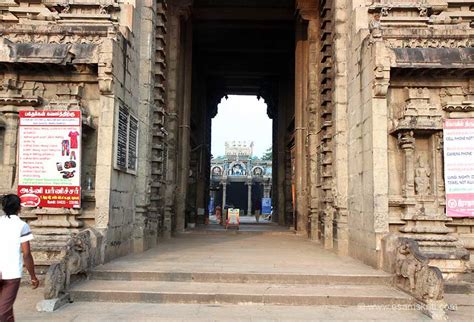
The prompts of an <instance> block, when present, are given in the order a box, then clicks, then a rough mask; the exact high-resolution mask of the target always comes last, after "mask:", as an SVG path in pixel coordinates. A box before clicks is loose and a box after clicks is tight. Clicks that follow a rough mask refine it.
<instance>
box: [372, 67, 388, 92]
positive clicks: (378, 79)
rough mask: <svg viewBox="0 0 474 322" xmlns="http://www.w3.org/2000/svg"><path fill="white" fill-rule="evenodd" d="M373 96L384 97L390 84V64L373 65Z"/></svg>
mask: <svg viewBox="0 0 474 322" xmlns="http://www.w3.org/2000/svg"><path fill="white" fill-rule="evenodd" d="M374 77H375V79H374V84H373V89H374V96H375V97H378V98H385V97H386V96H387V92H388V87H389V85H390V66H389V65H383V64H378V65H376V66H375V67H374Z"/></svg>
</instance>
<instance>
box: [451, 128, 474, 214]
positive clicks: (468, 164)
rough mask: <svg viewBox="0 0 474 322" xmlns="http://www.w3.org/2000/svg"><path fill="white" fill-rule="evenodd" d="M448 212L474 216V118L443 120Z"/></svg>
mask: <svg viewBox="0 0 474 322" xmlns="http://www.w3.org/2000/svg"><path fill="white" fill-rule="evenodd" d="M444 176H445V185H446V214H447V215H448V216H449V217H474V119H447V120H445V122H444Z"/></svg>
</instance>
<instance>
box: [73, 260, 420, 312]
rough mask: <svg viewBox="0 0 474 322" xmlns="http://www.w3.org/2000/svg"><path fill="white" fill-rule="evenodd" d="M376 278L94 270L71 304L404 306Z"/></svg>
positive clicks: (404, 298)
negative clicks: (82, 302)
mask: <svg viewBox="0 0 474 322" xmlns="http://www.w3.org/2000/svg"><path fill="white" fill-rule="evenodd" d="M390 281H391V277H390V276H388V275H386V274H380V275H375V274H374V275H313V274H311V275H302V274H278V273H276V274H275V273H271V274H262V273H252V272H249V273H222V272H202V273H199V272H193V273H191V272H170V271H164V272H156V271H153V272H151V271H150V272H146V271H135V272H131V271H115V270H103V269H97V270H95V271H93V272H92V273H91V275H90V279H89V280H88V281H86V282H84V283H82V284H80V285H77V286H75V287H74V288H73V289H72V291H71V297H72V300H73V301H89V302H98V301H99V302H139V303H179V304H266V305H300V306H308V305H311V306H314V305H337V306H361V305H364V306H365V305H367V306H370V305H383V306H392V305H404V304H412V303H413V300H412V298H411V297H410V296H408V295H407V294H405V293H403V292H401V291H399V290H396V289H394V288H393V287H391V285H390Z"/></svg>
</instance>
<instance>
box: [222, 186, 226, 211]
mask: <svg viewBox="0 0 474 322" xmlns="http://www.w3.org/2000/svg"><path fill="white" fill-rule="evenodd" d="M221 184H222V211H224V209H225V204H226V202H227V200H226V199H227V182H225V181H223V182H222V183H221Z"/></svg>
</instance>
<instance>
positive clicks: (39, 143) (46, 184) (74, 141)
mask: <svg viewBox="0 0 474 322" xmlns="http://www.w3.org/2000/svg"><path fill="white" fill-rule="evenodd" d="M81 124H82V122H81V112H80V111H20V128H19V137H18V142H19V143H18V144H19V147H18V159H19V160H18V163H19V178H18V195H19V196H20V198H21V203H22V206H23V207H51V208H80V207H81V135H82V133H81Z"/></svg>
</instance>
